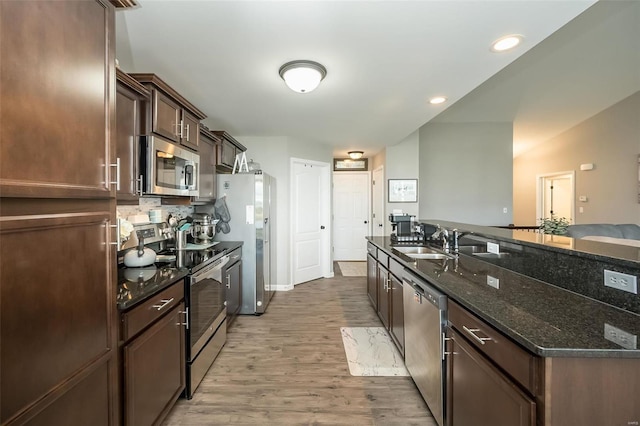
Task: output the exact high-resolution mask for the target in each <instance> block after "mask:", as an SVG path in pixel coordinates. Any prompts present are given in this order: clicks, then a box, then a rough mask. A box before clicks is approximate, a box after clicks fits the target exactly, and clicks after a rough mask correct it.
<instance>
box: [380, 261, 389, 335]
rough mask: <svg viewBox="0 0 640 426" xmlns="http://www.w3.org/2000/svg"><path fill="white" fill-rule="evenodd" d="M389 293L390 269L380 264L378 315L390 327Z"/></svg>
mask: <svg viewBox="0 0 640 426" xmlns="http://www.w3.org/2000/svg"><path fill="white" fill-rule="evenodd" d="M389 293H390V289H389V271H387V269H386V268H384V267H383V266H382V265H380V264H378V316H379V317H380V320H381V321H382V324H383V325H384V326H385V327H386V328H389V301H390V297H389Z"/></svg>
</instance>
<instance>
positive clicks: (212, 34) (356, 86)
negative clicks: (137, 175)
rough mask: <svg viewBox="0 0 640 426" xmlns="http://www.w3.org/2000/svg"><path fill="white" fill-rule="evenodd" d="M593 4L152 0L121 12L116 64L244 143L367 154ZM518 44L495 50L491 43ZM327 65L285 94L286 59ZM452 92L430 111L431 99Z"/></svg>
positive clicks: (573, 0)
mask: <svg viewBox="0 0 640 426" xmlns="http://www.w3.org/2000/svg"><path fill="white" fill-rule="evenodd" d="M594 1H595V0H503V1H498V0H470V1H463V0H442V1H302V0H300V1H289V2H285V1H187V0H181V1H175V0H174V1H152V0H140V1H139V2H140V7H138V8H136V9H132V10H126V11H119V12H117V21H116V24H117V31H116V37H117V57H118V59H119V61H120V64H121V67H122V68H123V70H124V71H127V72H153V73H156V74H158V75H159V76H160V77H161V78H162V79H163V80H165V81H166V82H167V83H169V84H170V85H171V86H172V87H173V88H174V89H176V90H177V91H179V92H180V93H181V94H182V95H184V96H185V97H186V98H187V99H189V100H190V101H191V102H192V103H193V104H195V105H196V106H197V107H198V108H199V109H201V110H202V111H203V112H205V113H206V114H207V115H208V118H207V119H206V120H204V123H205V124H206V125H208V126H209V127H210V128H212V129H221V130H222V129H223V130H227V131H228V132H229V133H231V134H233V135H234V136H237V137H239V138H241V137H242V136H286V137H290V138H293V139H294V140H295V139H300V140H305V141H314V142H320V143H326V144H329V145H331V146H333V150H334V155H336V156H343V155H345V154H346V151H348V150H351V149H359V150H363V151H365V156H373V155H375V154H376V153H377V152H379V151H380V150H381V149H382V148H383V147H384V146H387V145H394V144H396V143H398V142H400V141H401V140H402V139H404V138H405V137H406V136H408V135H409V134H411V133H412V132H413V131H415V130H416V129H418V128H419V127H420V126H421V125H423V124H424V123H426V122H428V121H430V120H431V119H432V118H434V117H435V116H436V115H438V114H439V113H441V112H442V111H443V110H444V109H445V108H447V107H448V106H450V105H452V104H453V103H454V102H455V101H457V100H459V99H460V98H462V97H463V96H465V95H466V94H467V93H469V92H471V91H472V90H473V89H474V88H476V87H477V86H479V85H480V84H481V83H482V82H484V81H485V80H487V79H488V78H490V77H491V76H492V75H494V74H496V73H497V72H498V71H499V70H501V69H502V68H504V67H505V66H506V65H508V64H509V63H511V62H512V61H514V60H515V59H516V58H518V57H519V56H520V55H522V54H523V53H524V52H526V51H527V50H529V49H531V48H532V47H534V46H535V45H536V44H538V43H539V42H540V41H542V40H544V39H545V38H546V37H548V36H549V35H550V34H552V33H553V32H554V31H556V30H557V29H558V28H560V27H562V26H563V25H564V24H566V23H567V22H568V21H570V20H571V19H572V18H574V17H575V16H576V15H578V14H580V13H581V12H582V11H584V10H585V9H586V8H587V7H589V6H590V5H591V4H593V3H594ZM511 33H518V34H522V35H524V37H525V39H524V43H523V45H522V46H521V47H519V48H518V49H517V50H515V51H513V52H509V53H500V54H496V53H492V52H490V50H489V47H490V44H491V42H492V41H494V40H496V39H498V38H499V37H501V36H503V35H506V34H511ZM294 59H309V60H314V61H317V62H320V63H322V64H323V65H324V66H325V67H326V68H327V77H326V78H325V80H324V81H323V82H322V83H321V85H320V87H319V88H318V89H316V90H315V91H314V92H312V93H308V94H298V93H295V92H293V91H291V90H290V89H288V88H287V87H286V86H285V84H284V82H283V81H282V80H281V79H280V77H279V75H278V69H279V68H280V66H281V65H282V64H284V63H285V62H288V61H291V60H294ZM435 95H444V96H447V97H448V99H449V101H448V102H447V103H446V104H444V105H440V106H433V105H430V104H429V103H428V99H429V98H430V97H432V96H435Z"/></svg>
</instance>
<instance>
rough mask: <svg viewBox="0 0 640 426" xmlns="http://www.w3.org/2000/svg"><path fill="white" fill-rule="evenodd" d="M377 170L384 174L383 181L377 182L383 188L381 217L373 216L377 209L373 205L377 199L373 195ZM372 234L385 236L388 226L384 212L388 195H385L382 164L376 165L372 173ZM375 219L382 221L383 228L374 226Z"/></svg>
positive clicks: (381, 191)
mask: <svg viewBox="0 0 640 426" xmlns="http://www.w3.org/2000/svg"><path fill="white" fill-rule="evenodd" d="M376 172H379V173H380V174H381V176H382V179H381V181H382V182H377V183H376V185H379V186H378V187H379V188H381V190H380V193H381V195H382V196H381V197H380V200H379V203H380V213H381V214H382V217H379V218H375V220H374V218H373V213H374V212H375V211H376V206H374V205H373V203H374V202H375V201H376V200H375V197H374V196H373V194H374V192H375V191H374V189H373V177H374V176H375V174H376ZM371 179H372V180H371V203H372V204H371V235H372V236H384V235H386V234H385V228H386V223H387V221H386V219H385V214H384V210H385V200H386V195H385V191H386V188H385V185H384V184H385V182H384V180H385V179H384V166H383V165H380V166H378V167H376V168H375V169H374V170H373V172H372V173H371ZM374 221H376V222H377V221H380V222H381V223H382V229H379V228H380V227H374V225H373V222H374Z"/></svg>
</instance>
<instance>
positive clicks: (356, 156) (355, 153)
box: [347, 151, 364, 160]
mask: <svg viewBox="0 0 640 426" xmlns="http://www.w3.org/2000/svg"><path fill="white" fill-rule="evenodd" d="M347 154H349V158H351V159H352V160H359V159H360V158H362V156H363V155H364V152H363V151H349V152H347Z"/></svg>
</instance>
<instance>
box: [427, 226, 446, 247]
mask: <svg viewBox="0 0 640 426" xmlns="http://www.w3.org/2000/svg"><path fill="white" fill-rule="evenodd" d="M431 238H436V239H438V238H441V239H442V251H444V252H445V253H449V231H447V229H445V228H442V227H440V225H438V229H437V230H436V232H434V233H433V234H432V235H431Z"/></svg>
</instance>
